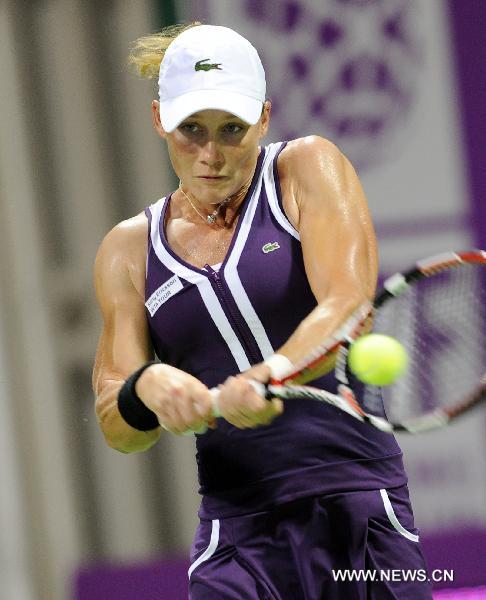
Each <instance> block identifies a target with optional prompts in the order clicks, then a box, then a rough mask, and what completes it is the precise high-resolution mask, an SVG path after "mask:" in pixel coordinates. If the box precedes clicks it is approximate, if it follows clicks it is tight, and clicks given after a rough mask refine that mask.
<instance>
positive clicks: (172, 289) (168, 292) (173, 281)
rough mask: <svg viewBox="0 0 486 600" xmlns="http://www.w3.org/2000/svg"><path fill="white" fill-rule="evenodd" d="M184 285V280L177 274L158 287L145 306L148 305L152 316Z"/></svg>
mask: <svg viewBox="0 0 486 600" xmlns="http://www.w3.org/2000/svg"><path fill="white" fill-rule="evenodd" d="M183 287H184V286H183V285H182V281H181V280H180V279H179V277H178V276H177V275H174V277H171V278H170V279H168V280H167V281H166V282H165V283H163V284H162V285H161V286H160V287H158V288H157V289H156V290H155V292H154V293H153V294H152V295H151V296H150V298H149V299H148V300H147V302H145V306H146V307H147V309H148V311H149V313H150V316H151V317H153V316H154V315H155V313H156V312H157V311H158V310H159V308H160V307H161V306H162V304H164V302H167V300H168V299H169V298H171V297H172V296H173V295H174V294H177V292H179V291H180V290H182V288H183Z"/></svg>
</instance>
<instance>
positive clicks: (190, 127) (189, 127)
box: [177, 123, 201, 134]
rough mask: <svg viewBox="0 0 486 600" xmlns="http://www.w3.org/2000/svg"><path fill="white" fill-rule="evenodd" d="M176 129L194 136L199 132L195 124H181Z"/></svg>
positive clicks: (199, 129)
mask: <svg viewBox="0 0 486 600" xmlns="http://www.w3.org/2000/svg"><path fill="white" fill-rule="evenodd" d="M177 129H179V131H182V133H186V134H196V133H200V132H201V128H200V127H199V125H198V124H197V123H182V125H179V127H178V128H177Z"/></svg>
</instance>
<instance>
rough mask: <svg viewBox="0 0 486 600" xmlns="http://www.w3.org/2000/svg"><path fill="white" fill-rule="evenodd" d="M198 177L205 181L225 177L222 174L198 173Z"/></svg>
mask: <svg viewBox="0 0 486 600" xmlns="http://www.w3.org/2000/svg"><path fill="white" fill-rule="evenodd" d="M198 179H205V180H207V181H220V180H222V179H226V177H224V176H223V175H199V176H198Z"/></svg>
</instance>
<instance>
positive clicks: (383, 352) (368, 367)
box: [348, 333, 408, 385]
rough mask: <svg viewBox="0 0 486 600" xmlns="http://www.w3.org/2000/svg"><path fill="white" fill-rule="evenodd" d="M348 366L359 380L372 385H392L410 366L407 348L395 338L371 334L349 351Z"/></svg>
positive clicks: (362, 338)
mask: <svg viewBox="0 0 486 600" xmlns="http://www.w3.org/2000/svg"><path fill="white" fill-rule="evenodd" d="M348 365H349V368H350V369H351V371H352V372H353V373H354V374H355V375H356V377H357V378H358V379H360V380H361V381H363V382H364V383H369V384H371V385H390V384H391V383H393V382H394V381H395V380H396V379H398V377H400V375H402V374H403V373H404V372H405V370H406V368H407V365H408V356H407V351H406V350H405V348H404V347H403V346H402V344H400V342H399V341H397V340H396V339H395V338H392V337H390V336H389V335H382V334H380V333H370V334H369V335H365V336H363V337H361V338H359V339H358V340H357V341H356V342H354V344H352V346H351V348H350V349H349V354H348Z"/></svg>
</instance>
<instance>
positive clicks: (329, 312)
mask: <svg viewBox="0 0 486 600" xmlns="http://www.w3.org/2000/svg"><path fill="white" fill-rule="evenodd" d="M365 300H366V297H364V296H362V295H360V294H358V293H357V294H355V295H349V294H346V295H344V294H343V295H342V296H338V295H336V296H333V297H331V298H328V299H326V300H324V301H323V302H321V303H319V304H318V305H317V306H316V308H315V309H314V310H313V311H312V312H311V313H309V315H308V316H307V317H306V318H305V319H304V320H303V321H302V322H301V323H300V325H299V326H298V327H297V329H296V330H295V331H294V333H293V334H292V335H291V336H290V337H289V339H288V340H287V341H286V342H285V344H284V345H283V346H282V347H281V348H279V350H277V353H278V354H283V355H284V356H286V357H287V358H289V359H290V361H291V362H292V363H293V364H296V363H298V362H299V361H300V360H302V359H304V358H305V357H306V356H308V355H309V354H310V353H311V352H312V351H313V350H314V349H315V348H317V347H318V346H320V345H321V344H322V343H323V342H324V341H325V340H326V339H328V338H329V337H330V336H332V335H333V334H334V333H335V332H336V330H337V329H338V328H339V326H340V325H341V324H342V323H343V322H344V321H345V320H346V318H347V317H348V316H350V315H351V314H352V313H353V311H354V310H355V309H356V308H358V306H360V304H361V303H362V302H364V301H365ZM335 359H336V354H334V355H331V356H330V357H329V359H328V360H326V361H325V362H324V363H323V364H322V365H319V367H318V368H317V369H313V370H312V371H311V372H310V373H309V374H308V376H305V377H302V378H299V379H298V381H299V383H306V382H308V381H312V380H313V379H316V378H317V377H320V376H322V375H325V374H326V373H328V372H329V371H331V370H332V369H333V368H334V365H335Z"/></svg>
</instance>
